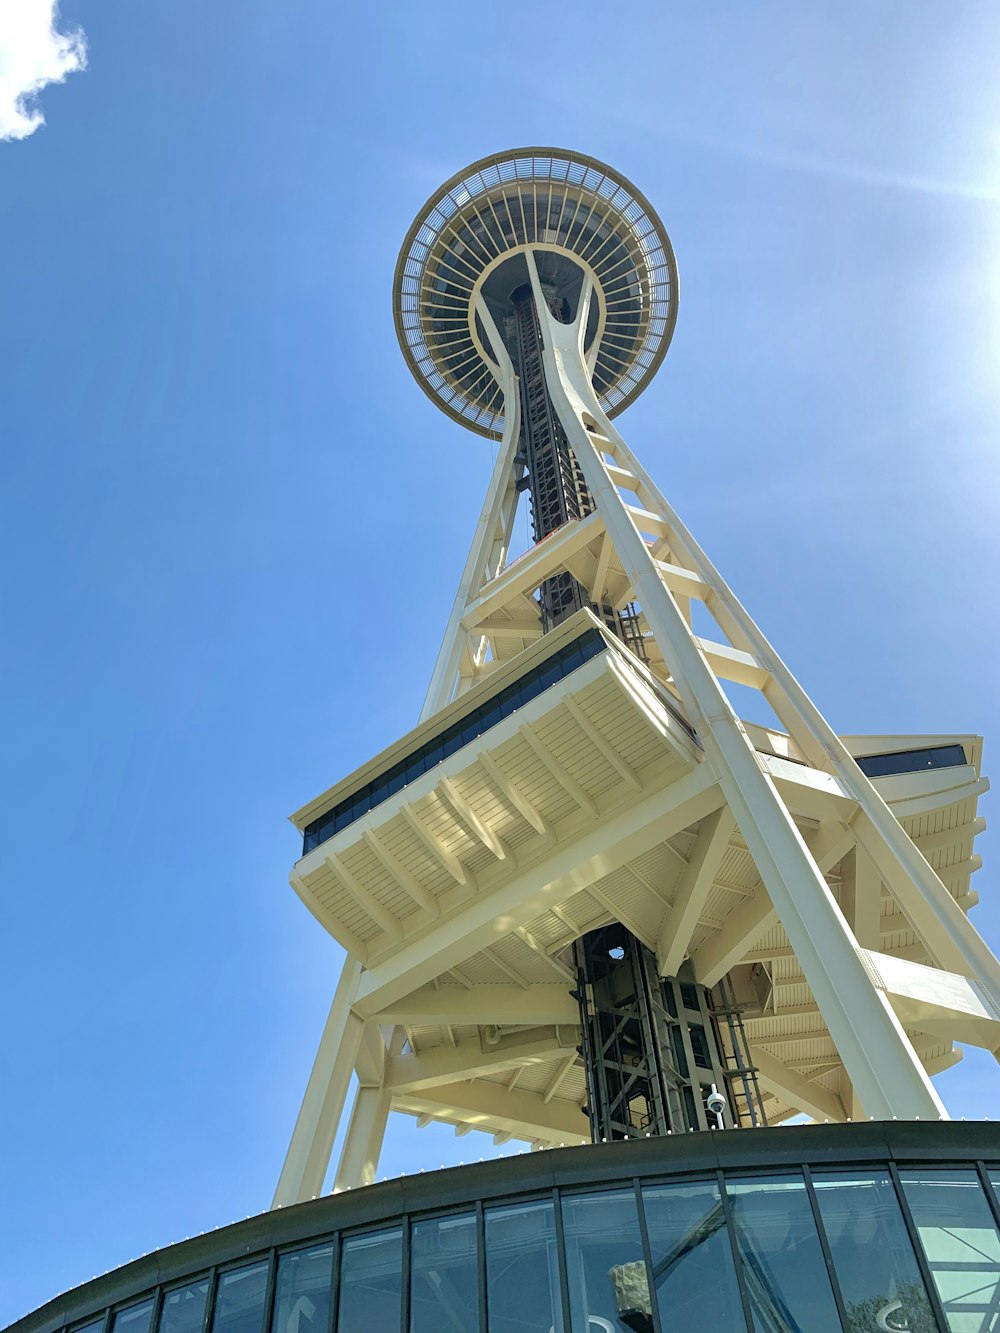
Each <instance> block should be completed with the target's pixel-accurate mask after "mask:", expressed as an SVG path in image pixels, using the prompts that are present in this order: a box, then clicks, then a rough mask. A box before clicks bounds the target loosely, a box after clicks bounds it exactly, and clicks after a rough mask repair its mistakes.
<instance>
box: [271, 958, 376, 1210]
mask: <svg viewBox="0 0 1000 1333" xmlns="http://www.w3.org/2000/svg"><path fill="white" fill-rule="evenodd" d="M360 979H361V963H360V961H359V960H358V959H356V958H353V957H351V955H350V954H348V956H347V958H346V959H345V960H344V970H343V971H342V972H341V974H340V981H339V982H338V984H337V990H336V993H335V994H334V997H333V1004H332V1005H331V1006H330V1014H329V1017H328V1018H327V1020H326V1027H325V1028H324V1029H323V1036H322V1037H321V1038H320V1043H319V1050H318V1051H317V1052H316V1060H315V1062H314V1063H313V1067H312V1073H311V1074H310V1075H309V1082H308V1083H307V1084H306V1092H305V1096H304V1097H303V1099H302V1109H301V1110H300V1111H299V1115H298V1119H297V1120H296V1122H295V1129H294V1130H293V1131H292V1141H291V1143H290V1144H289V1146H288V1152H287V1154H286V1156H285V1164H284V1166H283V1167H282V1168H281V1175H280V1176H279V1178H278V1188H277V1189H276V1190H275V1192H274V1200H273V1202H272V1204H271V1207H272V1208H281V1207H285V1206H287V1205H288V1204H290V1203H301V1202H302V1200H303V1199H312V1198H314V1197H315V1196H316V1195H317V1194H320V1193H321V1192H322V1190H323V1181H324V1180H325V1178H326V1172H327V1167H328V1166H329V1165H330V1154H331V1153H332V1152H333V1140H334V1138H335V1137H336V1134H337V1125H338V1124H339V1123H340V1117H341V1114H342V1113H343V1109H344V1101H345V1100H346V1098H347V1089H348V1086H349V1084H350V1081H351V1074H352V1073H353V1072H354V1061H355V1059H356V1057H357V1054H358V1048H359V1047H360V1045H361V1035H362V1032H363V1030H364V1023H363V1022H362V1020H361V1019H360V1018H359V1017H358V1016H357V1014H355V1013H354V1012H353V1011H352V1009H351V1005H352V1004H353V1003H354V997H355V995H356V994H357V989H358V982H359V981H360Z"/></svg>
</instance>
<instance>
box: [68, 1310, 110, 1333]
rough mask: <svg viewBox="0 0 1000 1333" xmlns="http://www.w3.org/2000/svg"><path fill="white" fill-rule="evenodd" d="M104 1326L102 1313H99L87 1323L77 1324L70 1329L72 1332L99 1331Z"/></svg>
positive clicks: (90, 1332) (96, 1332) (91, 1332)
mask: <svg viewBox="0 0 1000 1333" xmlns="http://www.w3.org/2000/svg"><path fill="white" fill-rule="evenodd" d="M103 1327H104V1315H103V1314H100V1315H98V1317H97V1318H96V1319H92V1320H91V1321H90V1323H89V1324H79V1325H77V1327H76V1328H74V1329H73V1330H72V1333H100V1331H101V1329H102V1328H103Z"/></svg>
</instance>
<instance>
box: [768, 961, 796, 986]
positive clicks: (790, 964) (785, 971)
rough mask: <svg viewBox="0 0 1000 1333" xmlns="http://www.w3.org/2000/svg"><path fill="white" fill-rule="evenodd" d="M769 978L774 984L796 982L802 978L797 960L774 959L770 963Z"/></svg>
mask: <svg viewBox="0 0 1000 1333" xmlns="http://www.w3.org/2000/svg"><path fill="white" fill-rule="evenodd" d="M771 976H772V977H773V979H774V981H775V984H777V983H778V982H781V981H798V980H800V978H801V976H802V969H801V968H800V967H799V960H798V959H797V958H795V957H794V956H792V957H788V958H775V959H774V960H773V961H772V963H771Z"/></svg>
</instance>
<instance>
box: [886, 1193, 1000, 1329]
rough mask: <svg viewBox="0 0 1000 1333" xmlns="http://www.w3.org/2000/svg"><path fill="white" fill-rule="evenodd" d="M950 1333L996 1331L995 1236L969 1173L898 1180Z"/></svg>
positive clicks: (999, 1272)
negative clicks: (915, 1227)
mask: <svg viewBox="0 0 1000 1333" xmlns="http://www.w3.org/2000/svg"><path fill="white" fill-rule="evenodd" d="M901 1179H902V1182H903V1190H904V1192H905V1194H906V1200H907V1203H908V1204H909V1205H910V1212H911V1213H912V1214H913V1220H914V1222H915V1223H916V1225H917V1231H918V1232H919V1233H920V1242H921V1244H922V1245H923V1247H924V1252H925V1254H926V1255H927V1262H928V1263H929V1265H930V1269H931V1276H932V1277H933V1279H934V1285H935V1286H936V1287H937V1289H938V1295H939V1296H940V1297H941V1304H942V1305H943V1306H944V1310H945V1315H946V1316H947V1319H948V1327H949V1329H950V1330H951V1333H993V1330H995V1329H1000V1237H998V1236H997V1230H996V1227H995V1226H994V1224H993V1214H992V1213H991V1212H990V1207H989V1204H988V1203H987V1202H986V1196H985V1195H984V1194H983V1191H982V1188H981V1186H980V1184H979V1177H978V1176H977V1175H976V1173H975V1171H906V1172H904V1173H903V1174H902V1176H901Z"/></svg>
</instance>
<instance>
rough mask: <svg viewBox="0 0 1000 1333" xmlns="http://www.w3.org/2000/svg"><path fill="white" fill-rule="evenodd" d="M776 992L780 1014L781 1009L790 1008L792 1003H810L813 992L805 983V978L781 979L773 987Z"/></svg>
mask: <svg viewBox="0 0 1000 1333" xmlns="http://www.w3.org/2000/svg"><path fill="white" fill-rule="evenodd" d="M775 989H776V990H777V992H778V1009H777V1012H778V1013H779V1014H780V1013H781V1010H782V1009H785V1008H790V1007H791V1006H792V1005H799V1004H812V1002H813V994H812V991H811V990H810V989H809V987H808V985H807V984H806V982H805V980H793V981H782V982H779V983H778V986H777V987H776V988H775Z"/></svg>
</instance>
